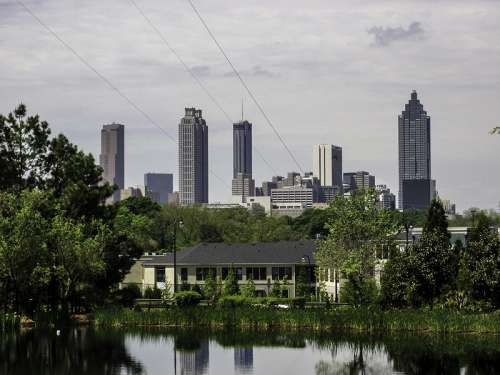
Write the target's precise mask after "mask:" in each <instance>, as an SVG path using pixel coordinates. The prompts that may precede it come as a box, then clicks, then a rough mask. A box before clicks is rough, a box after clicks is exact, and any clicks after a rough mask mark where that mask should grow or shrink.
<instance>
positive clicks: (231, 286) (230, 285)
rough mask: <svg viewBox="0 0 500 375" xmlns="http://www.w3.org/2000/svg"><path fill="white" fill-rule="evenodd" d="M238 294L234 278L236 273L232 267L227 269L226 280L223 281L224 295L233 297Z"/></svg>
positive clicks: (236, 282) (238, 289)
mask: <svg viewBox="0 0 500 375" xmlns="http://www.w3.org/2000/svg"><path fill="white" fill-rule="evenodd" d="M239 293H240V286H239V285H238V279H237V278H236V273H235V270H234V267H231V268H229V272H228V275H227V277H226V280H224V295H225V296H234V295H237V294H239Z"/></svg>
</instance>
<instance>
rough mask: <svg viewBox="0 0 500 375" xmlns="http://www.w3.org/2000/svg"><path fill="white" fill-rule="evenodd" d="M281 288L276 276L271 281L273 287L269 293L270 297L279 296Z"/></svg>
mask: <svg viewBox="0 0 500 375" xmlns="http://www.w3.org/2000/svg"><path fill="white" fill-rule="evenodd" d="M281 294H282V288H281V283H280V281H279V279H278V278H276V279H275V280H274V281H273V287H272V289H271V292H270V293H269V296H270V297H275V298H281Z"/></svg>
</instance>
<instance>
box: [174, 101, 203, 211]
mask: <svg viewBox="0 0 500 375" xmlns="http://www.w3.org/2000/svg"><path fill="white" fill-rule="evenodd" d="M179 200H180V204H181V205H190V204H194V203H208V127H207V124H206V122H205V120H204V119H203V117H202V113H201V109H196V108H185V116H184V117H183V118H182V119H181V122H180V123H179Z"/></svg>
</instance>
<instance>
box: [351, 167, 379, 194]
mask: <svg viewBox="0 0 500 375" xmlns="http://www.w3.org/2000/svg"><path fill="white" fill-rule="evenodd" d="M343 182H344V187H345V190H346V192H348V191H356V190H361V189H365V190H366V189H372V188H375V176H372V175H371V174H370V173H369V172H366V171H357V172H346V173H344V176H343Z"/></svg>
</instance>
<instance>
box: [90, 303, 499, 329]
mask: <svg viewBox="0 0 500 375" xmlns="http://www.w3.org/2000/svg"><path fill="white" fill-rule="evenodd" d="M95 323H96V324H97V325H98V326H102V327H122V326H123V327H125V326H127V327H130V326H137V327H142V326H158V327H184V328H209V329H217V328H227V327H237V328H244V329H255V330H262V329H272V328H277V329H297V330H299V329H300V330H304V329H305V330H310V331H318V332H320V331H332V330H352V331H360V332H373V333H375V332H433V333H500V314H498V313H491V314H467V313H461V312H457V311H448V310H433V311H432V310H380V309H355V308H346V307H343V308H332V309H326V308H325V309H287V310H284V309H283V310H282V309H276V308H269V307H260V308H259V307H235V308H221V307H209V306H198V307H191V308H182V309H181V308H169V309H151V310H150V311H133V310H129V309H112V310H102V311H98V312H97V313H96V314H95Z"/></svg>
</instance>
